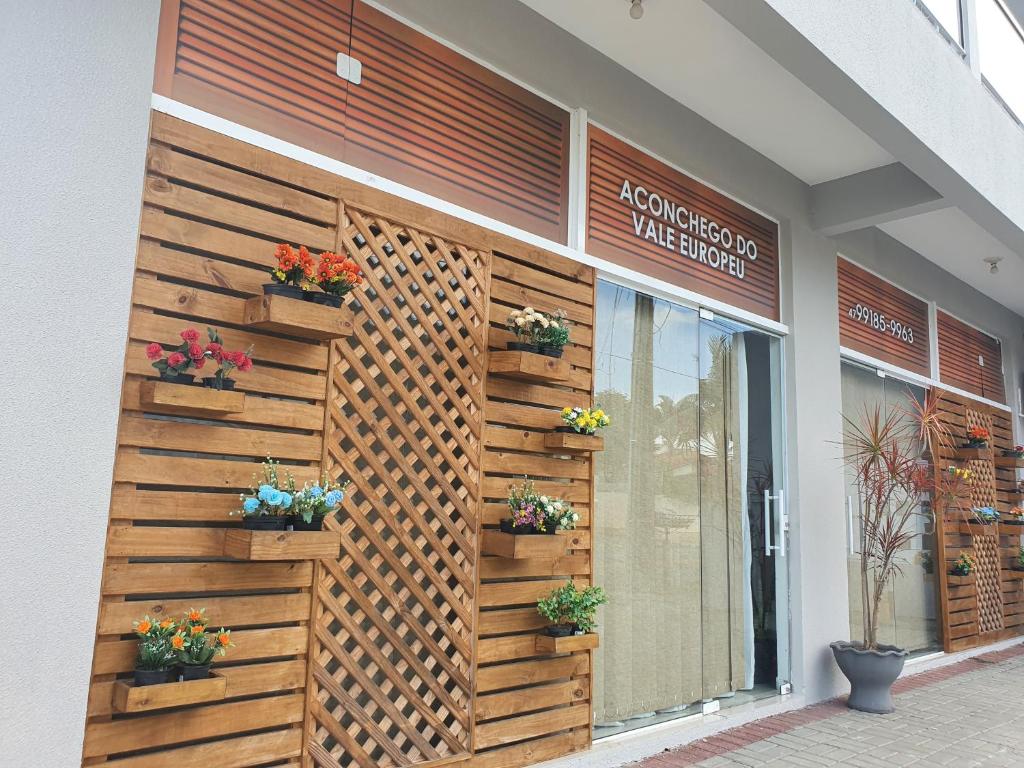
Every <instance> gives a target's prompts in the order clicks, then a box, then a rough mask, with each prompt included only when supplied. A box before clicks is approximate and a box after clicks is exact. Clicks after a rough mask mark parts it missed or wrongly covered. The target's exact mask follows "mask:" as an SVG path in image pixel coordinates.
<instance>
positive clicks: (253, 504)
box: [232, 456, 295, 518]
mask: <svg viewBox="0 0 1024 768" xmlns="http://www.w3.org/2000/svg"><path fill="white" fill-rule="evenodd" d="M280 467H281V463H280V462H278V461H274V460H273V459H271V458H270V457H269V456H268V457H267V460H266V461H265V462H263V473H262V477H261V476H259V475H253V476H252V482H253V487H252V488H250V489H249V490H250V494H249V495H246V494H244V493H243V494H242V495H241V497H240V498H241V500H242V508H241V509H240V510H238V511H237V512H233V513H232V514H241V515H242V516H243V517H249V518H257V517H281V516H284V515H287V514H288V513H289V510H290V509H291V507H292V505H293V503H294V501H295V478H294V477H292V475H291V473H290V472H287V471H285V472H282V471H281V468H280ZM282 486H283V487H282Z"/></svg>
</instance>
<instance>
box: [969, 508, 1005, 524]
mask: <svg viewBox="0 0 1024 768" xmlns="http://www.w3.org/2000/svg"><path fill="white" fill-rule="evenodd" d="M971 511H972V512H973V513H974V514H975V516H976V517H977V518H978V519H979V520H980V521H981V522H983V523H994V522H996V521H997V520H998V519H999V512H998V511H997V510H995V509H993V508H992V507H974V509H972V510H971Z"/></svg>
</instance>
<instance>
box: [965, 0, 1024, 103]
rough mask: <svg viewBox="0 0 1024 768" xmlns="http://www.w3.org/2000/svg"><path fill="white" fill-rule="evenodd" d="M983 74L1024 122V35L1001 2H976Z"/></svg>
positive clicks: (983, 0) (980, 0) (979, 52)
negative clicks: (1023, 74)
mask: <svg viewBox="0 0 1024 768" xmlns="http://www.w3.org/2000/svg"><path fill="white" fill-rule="evenodd" d="M976 2H977V6H976V7H977V14H978V56H979V60H980V64H981V74H982V76H984V78H985V79H986V80H987V81H988V83H989V85H991V86H992V88H993V89H994V90H995V92H996V93H997V94H999V97H1000V98H1001V99H1002V100H1003V102H1004V103H1005V104H1006V106H1008V107H1009V108H1010V110H1011V111H1012V112H1013V113H1014V114H1016V116H1017V119H1018V120H1020V121H1024V76H1022V73H1024V35H1022V33H1021V31H1020V28H1019V27H1018V26H1017V25H1016V24H1014V22H1013V21H1012V20H1011V18H1010V16H1009V14H1008V13H1007V12H1006V10H1005V9H1004V7H1003V5H1002V3H1001V2H999V0H976Z"/></svg>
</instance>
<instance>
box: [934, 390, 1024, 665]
mask: <svg viewBox="0 0 1024 768" xmlns="http://www.w3.org/2000/svg"><path fill="white" fill-rule="evenodd" d="M940 404H941V411H942V416H941V417H942V420H943V422H944V423H945V424H946V426H947V428H948V429H949V431H950V434H951V436H952V445H951V446H948V447H945V448H943V449H942V450H941V451H940V455H939V457H938V460H937V461H936V471H937V472H938V473H940V474H941V473H942V472H945V471H946V470H947V468H948V467H949V466H952V465H955V466H966V467H967V468H969V469H971V470H972V471H973V472H974V473H975V476H976V478H977V479H976V483H975V485H974V486H973V487H972V488H970V489H969V490H968V491H967V492H965V493H964V495H963V498H961V499H960V500H959V508H958V506H957V504H956V503H953V502H946V501H944V500H943V499H942V498H939V499H938V502H937V504H936V541H937V546H938V548H939V551H938V553H937V557H936V562H937V568H938V573H939V607H940V614H941V622H942V632H943V646H944V648H945V650H946V651H947V652H953V651H959V650H963V649H965V648H973V647H975V646H978V645H982V644H985V643H990V642H994V641H996V640H1000V639H1004V638H1008V637H1014V636H1017V635H1021V634H1024V593H1022V591H1021V589H1022V588H1021V584H1022V580H1021V579H1020V578H1019V576H1020V574H1019V573H1018V572H1016V571H1013V570H1012V569H1011V565H1012V562H1013V560H1014V559H1015V558H1016V556H1017V552H1018V550H1019V549H1020V536H1021V529H1020V527H1018V526H1011V525H1001V524H994V525H980V524H976V523H972V522H971V519H972V516H971V515H970V509H971V507H972V506H983V505H990V504H991V505H994V506H995V507H996V509H998V510H999V511H1000V512H1001V513H1002V514H1004V515H1005V514H1006V513H1007V512H1008V511H1009V509H1010V507H1012V506H1015V505H1016V504H1017V502H1018V499H1017V497H1016V492H1015V491H1016V487H1017V481H1016V471H1015V470H1014V469H1012V468H1006V467H998V466H995V464H994V462H993V461H992V460H990V459H986V460H982V461H969V462H963V461H959V460H957V459H956V457H955V456H954V452H955V449H956V448H957V447H959V446H960V445H962V444H963V443H964V442H966V439H967V430H968V429H969V428H970V427H971V426H974V425H979V426H984V427H986V428H987V429H989V430H990V431H991V433H992V446H993V448H994V450H995V455H999V453H1000V452H1001V451H1002V450H1003V449H1006V448H1010V447H1012V445H1013V432H1012V425H1011V421H1010V419H1011V417H1010V414H1008V413H1007V412H1006V411H1003V410H1000V409H997V408H992V407H991V406H987V405H984V404H982V403H978V402H975V401H972V400H969V399H967V398H964V397H960V396H958V395H954V394H951V393H948V392H943V393H940ZM961 552H967V553H968V554H970V555H972V556H973V557H975V559H976V560H978V561H979V566H980V567H979V573H978V574H977V575H976V579H975V583H973V584H969V585H965V586H953V585H951V584H950V583H949V570H950V568H952V566H953V563H954V562H955V561H956V559H957V558H958V557H959V556H960V554H961Z"/></svg>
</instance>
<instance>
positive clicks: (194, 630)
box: [172, 608, 232, 680]
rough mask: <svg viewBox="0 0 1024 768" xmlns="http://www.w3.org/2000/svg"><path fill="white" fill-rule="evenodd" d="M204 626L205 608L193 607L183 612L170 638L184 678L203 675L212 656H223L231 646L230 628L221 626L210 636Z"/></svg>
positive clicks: (188, 678) (205, 623) (205, 624)
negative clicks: (176, 628) (179, 623)
mask: <svg viewBox="0 0 1024 768" xmlns="http://www.w3.org/2000/svg"><path fill="white" fill-rule="evenodd" d="M206 627H207V621H206V610H205V609H203V608H200V609H199V610H196V609H194V608H193V609H191V610H189V611H188V613H186V614H185V617H184V618H183V619H182V621H181V627H180V629H179V630H178V633H177V634H176V635H175V636H174V638H173V640H172V645H173V646H174V650H175V651H176V652H177V656H178V661H179V662H180V663H181V664H182V666H183V668H184V671H183V675H184V678H185V679H186V680H190V679H195V678H199V677H205V675H206V672H207V671H208V670H209V666H210V662H211V661H213V657H214V656H215V655H220V656H224V655H225V654H226V653H227V649H228V648H230V647H232V643H231V631H230V630H227V629H224V628H223V627H221V629H220V631H219V632H217V634H216V635H214V636H211V635H208V634H207V633H206ZM190 668H191V669H190Z"/></svg>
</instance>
